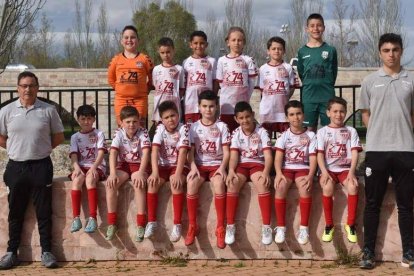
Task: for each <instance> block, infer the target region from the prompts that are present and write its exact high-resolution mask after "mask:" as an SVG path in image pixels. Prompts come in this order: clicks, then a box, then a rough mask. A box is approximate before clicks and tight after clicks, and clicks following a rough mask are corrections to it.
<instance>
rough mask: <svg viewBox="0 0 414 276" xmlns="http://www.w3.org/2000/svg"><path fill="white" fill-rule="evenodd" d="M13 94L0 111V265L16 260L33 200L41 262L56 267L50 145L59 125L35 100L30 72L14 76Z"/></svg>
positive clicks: (60, 128) (52, 110) (53, 111)
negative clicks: (4, 192) (2, 244)
mask: <svg viewBox="0 0 414 276" xmlns="http://www.w3.org/2000/svg"><path fill="white" fill-rule="evenodd" d="M17 91H18V94H19V98H18V99H17V100H16V101H14V102H12V103H10V104H8V105H6V106H5V107H3V108H2V109H1V110H0V146H1V147H3V148H5V149H7V155H8V156H9V162H8V164H7V167H6V171H5V173H4V182H5V183H6V185H7V187H8V189H9V195H8V201H9V217H8V222H9V242H8V247H7V253H6V255H4V256H3V258H2V259H1V260H0V269H9V268H12V267H13V266H15V265H17V263H18V261H17V250H18V248H19V245H20V236H21V233H22V227H23V221H24V214H25V212H26V208H27V205H28V202H29V199H30V198H32V199H33V203H34V205H35V209H36V217H37V222H38V227H39V235H40V245H41V247H42V256H41V260H42V264H43V265H44V266H46V267H47V268H55V267H57V262H56V258H55V257H54V256H53V254H52V253H51V252H50V251H51V236H52V235H51V229H52V179H53V164H52V161H51V159H50V153H51V152H52V149H53V148H55V147H56V146H58V145H59V144H60V143H62V142H63V140H64V136H63V125H62V121H61V120H60V118H59V115H58V113H57V111H56V109H55V107H53V106H52V105H49V104H47V103H45V102H42V101H40V100H38V99H37V92H38V91H39V81H38V79H37V77H36V75H35V74H33V73H32V72H27V71H26V72H22V73H20V74H19V76H18V78H17Z"/></svg>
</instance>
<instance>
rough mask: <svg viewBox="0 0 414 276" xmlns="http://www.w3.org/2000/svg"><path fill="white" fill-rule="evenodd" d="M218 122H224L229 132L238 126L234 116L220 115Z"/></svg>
mask: <svg viewBox="0 0 414 276" xmlns="http://www.w3.org/2000/svg"><path fill="white" fill-rule="evenodd" d="M220 120H221V121H223V122H225V123H226V124H227V126H228V127H229V130H230V132H233V130H235V129H236V128H238V127H239V124H238V123H237V122H236V120H235V119H234V115H231V114H221V115H220Z"/></svg>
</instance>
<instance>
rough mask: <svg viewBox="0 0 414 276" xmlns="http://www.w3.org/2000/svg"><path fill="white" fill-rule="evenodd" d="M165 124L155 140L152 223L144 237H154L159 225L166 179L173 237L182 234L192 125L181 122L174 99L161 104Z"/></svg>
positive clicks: (149, 199) (149, 195)
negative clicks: (161, 196)
mask: <svg viewBox="0 0 414 276" xmlns="http://www.w3.org/2000/svg"><path fill="white" fill-rule="evenodd" d="M158 112H159V116H160V118H161V124H159V125H158V126H157V130H156V132H155V136H154V139H153V141H152V153H151V164H152V173H151V175H150V177H149V178H148V193H147V206H148V224H147V227H146V228H145V235H144V238H150V237H151V236H152V235H153V234H154V231H155V229H156V227H157V222H156V221H157V216H156V215H157V203H158V190H159V188H160V186H161V185H162V184H164V183H165V182H166V181H170V185H171V191H172V194H173V199H172V202H173V216H174V226H173V229H172V231H171V234H170V241H172V242H177V241H178V240H179V239H180V238H181V216H182V212H183V203H184V185H185V182H186V176H187V174H188V172H189V170H190V169H189V167H188V165H187V164H186V161H187V152H188V150H189V149H190V140H189V136H188V135H189V134H188V132H189V128H188V125H183V124H182V123H180V122H179V112H178V108H177V106H176V104H175V103H174V102H172V101H165V102H162V103H161V104H160V105H159V107H158Z"/></svg>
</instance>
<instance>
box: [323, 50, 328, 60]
mask: <svg viewBox="0 0 414 276" xmlns="http://www.w3.org/2000/svg"><path fill="white" fill-rule="evenodd" d="M328 55H329V52H328V51H322V55H321V56H322V58H323V59H327V58H328Z"/></svg>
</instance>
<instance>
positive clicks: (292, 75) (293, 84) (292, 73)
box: [288, 64, 297, 87]
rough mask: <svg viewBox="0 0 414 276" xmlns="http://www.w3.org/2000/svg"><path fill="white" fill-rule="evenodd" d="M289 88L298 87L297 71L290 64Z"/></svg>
mask: <svg viewBox="0 0 414 276" xmlns="http://www.w3.org/2000/svg"><path fill="white" fill-rule="evenodd" d="M288 72H289V87H296V83H297V81H296V74H295V69H293V67H292V66H290V64H289V71H288Z"/></svg>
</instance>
